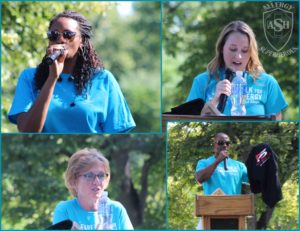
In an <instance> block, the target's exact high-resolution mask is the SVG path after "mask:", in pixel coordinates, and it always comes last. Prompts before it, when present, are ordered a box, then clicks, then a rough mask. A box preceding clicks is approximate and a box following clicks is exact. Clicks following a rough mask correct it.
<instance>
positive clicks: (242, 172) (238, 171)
mask: <svg viewBox="0 0 300 231" xmlns="http://www.w3.org/2000/svg"><path fill="white" fill-rule="evenodd" d="M215 160H216V157H215V156H211V157H209V158H207V159H202V160H199V161H198V163H197V166H196V172H198V171H200V170H202V169H204V168H206V167H207V166H209V165H211V164H212V163H213V162H214V161H215ZM227 168H228V170H225V169H224V162H223V161H222V162H221V163H219V164H218V166H217V168H216V169H215V171H214V172H213V174H212V175H211V177H210V178H209V179H208V180H207V181H204V182H202V185H203V189H204V194H205V195H210V194H212V193H213V192H214V191H216V189H218V188H221V189H222V191H223V192H224V193H225V194H228V195H235V194H241V190H242V182H248V175H247V168H246V166H245V164H243V163H242V162H240V161H236V160H233V159H231V158H228V159H227Z"/></svg>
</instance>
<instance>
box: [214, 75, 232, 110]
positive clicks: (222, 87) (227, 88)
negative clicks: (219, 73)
mask: <svg viewBox="0 0 300 231" xmlns="http://www.w3.org/2000/svg"><path fill="white" fill-rule="evenodd" d="M221 94H225V95H227V96H230V94H231V83H230V81H229V80H228V79H224V80H221V81H219V82H218V83H217V86H216V92H215V96H214V98H213V99H212V100H211V103H212V105H213V106H215V107H216V106H217V105H218V103H219V100H220V96H221Z"/></svg>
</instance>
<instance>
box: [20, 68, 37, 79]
mask: <svg viewBox="0 0 300 231" xmlns="http://www.w3.org/2000/svg"><path fill="white" fill-rule="evenodd" d="M35 72H36V68H26V69H24V70H23V71H22V72H21V75H20V78H22V79H27V80H32V79H33V77H34V75H35Z"/></svg>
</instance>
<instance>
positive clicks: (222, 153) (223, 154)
mask: <svg viewBox="0 0 300 231" xmlns="http://www.w3.org/2000/svg"><path fill="white" fill-rule="evenodd" d="M227 158H228V151H227V150H222V151H220V153H219V155H218V161H219V163H220V162H221V161H223V162H224V169H225V171H227V170H228V168H227Z"/></svg>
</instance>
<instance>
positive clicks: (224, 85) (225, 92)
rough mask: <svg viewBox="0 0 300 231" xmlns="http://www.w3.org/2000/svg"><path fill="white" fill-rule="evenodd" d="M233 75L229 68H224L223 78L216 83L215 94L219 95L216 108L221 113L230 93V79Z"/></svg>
mask: <svg viewBox="0 0 300 231" xmlns="http://www.w3.org/2000/svg"><path fill="white" fill-rule="evenodd" d="M233 77H234V72H232V71H231V70H230V69H228V68H227V69H226V70H225V79H224V80H222V81H220V82H219V83H218V84H217V89H216V96H217V97H219V104H218V107H217V108H218V110H219V111H220V112H221V113H223V112H224V109H225V105H226V101H227V98H228V96H229V95H230V94H231V81H232V79H233Z"/></svg>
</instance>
